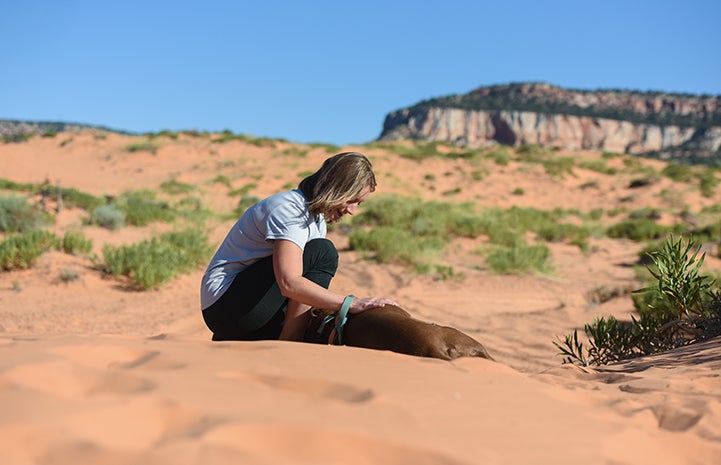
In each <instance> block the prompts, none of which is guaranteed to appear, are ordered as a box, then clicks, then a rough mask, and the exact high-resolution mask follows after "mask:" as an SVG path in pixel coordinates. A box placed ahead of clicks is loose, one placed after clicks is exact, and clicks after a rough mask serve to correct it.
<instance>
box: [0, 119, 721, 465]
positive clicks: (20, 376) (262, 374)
mask: <svg viewBox="0 0 721 465" xmlns="http://www.w3.org/2000/svg"><path fill="white" fill-rule="evenodd" d="M135 140H136V139H135V138H132V137H129V136H118V135H113V134H111V135H107V136H103V137H97V136H95V135H93V134H92V133H80V134H74V135H71V134H61V135H59V136H57V138H34V139H32V140H31V141H30V142H29V143H26V144H5V145H0V159H1V160H2V165H3V168H2V174H1V175H0V177H2V178H5V179H10V180H13V181H16V182H42V180H43V179H45V178H48V179H49V180H51V181H52V182H53V183H55V182H56V181H60V182H61V183H62V185H63V186H66V187H73V188H76V189H79V190H83V191H87V192H90V193H93V194H95V195H105V194H108V195H117V194H119V193H121V192H123V191H125V190H128V189H141V188H146V189H157V188H158V186H159V185H160V184H161V183H162V182H165V181H168V180H170V179H176V180H179V181H182V182H185V183H191V184H193V185H196V186H197V192H195V194H197V195H198V196H199V197H201V198H202V200H203V202H204V204H206V205H209V206H210V207H211V208H213V209H214V210H215V211H217V212H231V211H232V210H233V208H234V206H235V202H237V198H230V197H228V194H227V187H224V186H222V185H219V184H218V183H213V182H212V180H213V179H214V178H215V177H217V176H218V175H219V174H224V175H226V176H228V178H229V179H230V181H231V183H232V185H233V187H234V188H240V187H242V186H244V185H247V184H250V183H253V184H254V185H255V187H254V188H253V190H252V191H251V192H252V194H253V195H258V196H262V195H267V194H270V193H273V192H275V191H278V190H280V189H282V188H283V186H284V185H286V184H287V183H288V182H289V181H293V182H297V179H298V174H299V173H302V172H304V171H307V170H309V169H313V168H315V167H317V166H318V165H319V164H320V161H321V160H322V159H323V158H324V157H325V156H327V154H326V153H325V151H324V150H323V149H322V148H316V149H312V148H307V153H304V154H303V155H302V156H300V155H298V151H297V150H296V151H295V152H293V151H290V150H288V149H289V148H292V147H295V146H293V145H292V144H289V143H278V144H277V146H276V147H275V148H272V147H258V146H255V145H252V144H246V143H242V142H232V143H228V144H213V143H211V142H209V141H208V140H205V139H199V138H191V137H181V138H180V139H179V140H177V141H171V140H166V139H162V140H161V143H160V144H159V146H160V147H159V149H158V150H157V152H156V153H155V154H151V153H148V152H128V151H127V150H124V149H123V147H125V146H127V144H129V143H131V142H133V141H135ZM302 149H303V150H306V148H303V147H302ZM366 152H367V153H369V155H370V156H372V157H373V160H374V163H375V166H376V170H377V172H378V174H379V181H380V187H379V193H391V192H397V193H401V194H405V195H415V196H418V197H421V198H424V199H427V200H428V199H443V200H457V201H472V202H474V203H476V204H477V205H479V206H501V207H507V206H510V205H521V206H535V207H538V208H544V209H549V208H553V207H555V206H561V207H564V208H579V209H582V210H589V209H592V208H598V207H602V208H604V209H611V208H613V207H614V206H619V205H628V204H629V202H630V203H631V204H632V205H633V208H641V207H643V206H657V207H660V208H663V207H667V206H668V202H671V201H674V202H683V203H685V204H687V205H692V206H693V208H694V209H699V208H701V206H704V205H711V204H713V203H718V202H719V200H720V199H719V198H718V196H717V198H711V199H709V198H706V197H702V196H701V195H700V194H698V192H697V189H692V188H691V187H689V186H688V185H686V184H678V183H673V182H671V181H670V180H668V179H664V180H661V181H659V182H658V183H656V184H654V185H652V186H649V187H648V188H647V189H645V190H640V191H639V190H635V191H633V192H631V191H630V190H629V189H628V187H627V186H628V181H629V177H630V176H633V175H625V176H627V177H625V178H624V177H623V176H620V175H619V176H613V177H612V176H602V175H599V174H598V173H593V172H588V171H584V170H581V169H576V170H575V174H574V176H566V177H564V178H560V179H559V178H554V177H550V176H548V175H546V174H544V173H543V172H542V170H540V171H539V170H538V169H537V167H536V166H533V165H530V166H529V165H524V164H514V163H511V164H509V165H508V166H503V167H501V166H492V165H489V166H486V167H485V168H486V169H488V174H487V175H486V176H485V177H484V179H483V180H481V181H474V180H473V178H472V177H471V176H470V175H469V174H468V173H470V172H471V171H472V170H473V169H478V167H477V166H471V165H469V163H470V162H468V161H466V160H452V161H448V160H445V161H442V160H436V159H430V160H426V161H423V162H422V163H418V162H415V161H412V160H407V159H402V158H399V157H397V156H394V155H392V154H389V153H385V152H383V151H382V150H380V149H370V150H366ZM292 153H295V155H293V154H292ZM577 156H579V157H588V158H589V159H593V158H594V157H595V158H598V157H599V156H600V154H593V153H582V154H578V155H577ZM644 163H647V164H649V165H654V166H660V165H659V164H660V163H661V162H656V161H644ZM429 173H434V174H435V177H434V178H433V179H430V178H431V177H430V176H428V174H429ZM589 181H593V183H594V184H593V186H594V187H592V188H590V189H589V188H588V187H583V188H582V187H581V186H582V185H585V186H588V185H590V184H589ZM453 186H462V189H461V190H460V192H458V193H457V194H456V195H455V196H454V197H450V198H449V197H448V196H442V195H441V193H442V192H444V191H447V190H448V189H450V188H452V187H453ZM516 188H522V189H523V191H524V192H525V194H524V195H522V196H519V195H513V194H512V192H513V190H514V189H516ZM669 189H671V190H673V192H674V193H675V195H674V196H669V195H668V194H666V195H662V192H663V191H664V190H666V191H668V190H669ZM629 196H631V197H632V199H631V200H629V199H628V197H629ZM671 197H672V198H671ZM83 215H84V213H83V212H81V211H76V210H72V209H66V210H64V211H63V212H62V213H61V214H60V215H59V216H58V218H57V221H56V223H55V225H54V226H52V228H53V229H54V230H56V231H58V232H62V231H67V230H77V229H82V230H83V232H84V233H85V234H86V235H87V236H88V237H91V238H92V239H93V240H94V250H95V252H96V253H100V250H101V249H102V245H103V244H105V243H111V244H122V243H132V242H135V241H137V240H140V239H142V238H144V237H149V236H151V235H153V234H155V233H157V232H158V231H162V230H163V228H164V226H163V225H151V226H149V227H145V228H134V227H126V228H123V229H122V230H119V231H115V232H110V231H107V230H104V229H102V228H97V227H89V226H85V225H83V223H82V219H83ZM231 222H232V220H228V221H217V222H215V223H212V224H210V225H209V234H210V236H211V240H212V241H219V240H220V239H221V238H222V235H223V234H224V233H225V230H226V229H227V228H228V227H229V226H230V224H231ZM331 238H332V239H333V240H334V241H335V242H336V244H337V245H338V247H339V249H340V252H341V258H340V261H341V268H340V270H339V274H338V276H337V277H336V279H335V280H334V281H333V284H332V286H333V287H334V288H335V289H338V290H339V292H347V293H354V294H356V295H385V296H388V297H392V298H394V299H396V300H398V301H399V302H401V303H402V304H403V305H404V306H405V307H406V308H407V309H408V310H409V311H410V312H411V313H412V314H413V315H414V316H416V317H417V318H420V319H423V320H427V321H434V322H437V323H440V324H446V325H451V326H455V327H457V328H459V329H462V330H463V331H465V332H467V333H468V334H470V335H472V336H473V337H475V338H477V339H478V340H479V341H481V342H482V343H483V344H484V345H485V346H486V348H487V349H488V350H489V352H490V353H491V354H492V355H493V357H494V358H495V359H496V362H492V361H488V360H483V359H459V360H456V361H454V362H444V361H439V360H431V359H421V358H415V357H410V356H405V355H400V354H395V353H390V352H384V351H373V350H364V349H357V348H349V347H332V346H322V345H310V344H300V343H288V342H279V341H263V342H252V343H251V342H222V343H212V342H210V340H209V338H210V333H209V332H208V330H207V329H206V328H205V327H204V325H203V322H202V319H201V318H200V313H199V310H198V285H199V284H198V283H199V280H200V275H201V273H202V270H196V271H194V272H193V273H191V274H189V275H184V276H181V277H179V278H177V279H175V280H173V281H172V282H171V283H169V284H168V285H166V286H163V287H162V288H161V289H159V290H154V291H146V292H138V291H133V290H130V289H129V288H128V287H127V286H126V285H125V283H124V282H122V281H121V280H117V279H111V278H108V277H106V276H104V275H103V274H102V273H100V272H99V271H98V270H97V269H95V268H94V267H93V265H92V261H91V260H89V259H88V258H83V257H73V256H69V255H66V254H62V253H59V252H49V253H47V254H45V255H44V256H43V257H41V259H40V260H39V262H38V263H37V264H36V265H35V266H34V267H33V268H31V269H29V270H23V271H13V272H2V273H0V354H1V355H0V464H12V465H14V464H18V465H25V464H42V465H52V464H67V463H75V464H100V463H102V464H156V463H157V464H160V463H163V464H166V463H174V464H200V463H214V464H223V463H242V464H335V463H344V464H449V465H450V464H469V465H470V464H494V463H498V464H527V463H539V464H545V463H549V464H578V463H584V464H629V465H630V464H634V465H636V464H654V465H658V464H714V463H721V396H719V392H721V377H719V373H720V372H721V371H720V369H721V341H720V340H718V339H714V340H711V341H708V342H705V343H702V344H697V345H693V346H689V347H685V348H682V349H679V350H674V351H672V352H668V353H664V354H659V355H655V356H650V357H644V358H641V359H636V360H631V361H627V362H624V363H619V364H615V365H609V366H604V367H597V368H594V369H590V368H587V369H581V368H578V367H572V366H569V365H561V360H560V358H559V357H558V356H557V355H556V352H557V350H556V349H555V347H554V346H553V345H552V342H551V341H552V340H554V339H555V337H557V336H559V335H563V334H567V333H568V332H570V331H572V330H573V329H575V328H582V326H583V324H584V323H586V322H588V321H590V320H592V319H593V318H594V317H596V316H601V315H609V314H613V315H616V316H618V317H624V316H626V315H628V314H629V313H630V312H631V311H632V310H633V305H632V303H631V300H630V297H629V296H628V294H627V293H625V292H619V293H618V296H617V297H615V298H611V299H610V300H608V301H604V302H596V301H594V299H593V297H592V295H593V293H594V292H597V291H598V290H599V289H600V288H602V287H605V288H606V289H631V288H634V286H636V285H637V284H638V283H637V282H636V281H635V279H636V278H635V274H634V271H633V269H632V267H631V265H632V264H633V263H635V262H636V260H637V253H638V251H639V250H640V248H641V245H640V244H636V243H633V242H631V241H623V240H610V239H593V243H592V250H593V251H592V253H589V254H584V253H582V252H581V251H580V250H579V249H578V248H577V247H574V246H570V245H564V244H552V245H551V252H552V256H553V262H554V267H555V270H554V272H553V273H552V274H550V275H547V276H497V275H493V274H491V273H489V272H488V271H487V270H486V269H484V267H483V266H482V265H483V264H482V258H480V257H479V256H477V255H475V254H473V253H472V252H471V251H472V250H473V249H474V248H475V247H478V245H479V244H478V243H477V241H472V240H458V241H454V242H453V243H451V244H449V245H448V249H447V257H446V259H447V260H448V263H450V264H451V265H452V266H453V267H454V269H455V270H456V271H457V272H459V273H462V274H463V279H461V280H446V281H443V280H440V279H438V277H437V276H434V275H416V274H414V273H412V272H410V271H409V270H408V269H406V268H404V267H401V266H397V265H382V266H381V265H377V264H372V263H370V262H368V261H366V260H364V259H363V257H361V256H359V255H358V254H357V253H356V252H354V251H350V250H348V247H347V237H345V236H344V234H343V232H342V228H337V229H334V230H333V231H332V233H331ZM707 266H709V267H710V269H712V270H718V269H720V268H721V266H719V263H718V259H717V258H713V257H709V259H708V264H707ZM64 269H73V270H75V271H77V272H78V275H79V279H77V280H74V281H63V280H61V279H59V278H58V276H59V274H60V272H61V270H64Z"/></svg>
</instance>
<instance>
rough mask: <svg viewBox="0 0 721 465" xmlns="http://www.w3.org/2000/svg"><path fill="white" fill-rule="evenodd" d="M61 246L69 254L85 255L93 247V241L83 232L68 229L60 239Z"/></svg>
mask: <svg viewBox="0 0 721 465" xmlns="http://www.w3.org/2000/svg"><path fill="white" fill-rule="evenodd" d="M60 248H61V249H62V251H63V252H65V253H67V254H71V255H84V254H88V253H90V251H91V250H92V249H93V241H92V240H90V239H88V238H86V237H85V235H84V234H83V233H82V232H79V231H68V232H66V233H65V234H64V235H63V239H62V241H60Z"/></svg>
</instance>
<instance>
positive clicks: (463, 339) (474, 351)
mask: <svg viewBox="0 0 721 465" xmlns="http://www.w3.org/2000/svg"><path fill="white" fill-rule="evenodd" d="M332 314H333V312H331V311H328V310H321V309H318V308H313V309H312V310H311V321H310V324H309V325H308V328H307V329H306V332H305V341H306V342H314V343H320V344H329V343H335V342H334V341H335V337H334V336H331V332H332V331H333V327H334V322H333V321H330V323H328V324H327V325H325V327H323V328H321V326H322V324H323V320H324V319H325V318H326V317H327V316H328V315H332ZM319 328H320V332H319ZM342 334H343V337H342V341H343V344H344V345H348V346H355V347H365V348H367V349H378V350H391V351H393V352H399V353H402V354H408V355H416V356H419V357H434V358H440V359H443V360H453V359H456V358H458V357H483V358H487V359H490V360H493V358H492V357H491V356H490V355H489V354H488V352H487V351H486V349H485V348H484V347H483V346H482V345H481V343H480V342H478V341H476V340H475V339H473V338H472V337H470V336H468V335H466V334H464V333H462V332H461V331H458V330H457V329H455V328H450V327H448V326H439V325H436V324H433V323H426V322H424V321H420V320H417V319H415V318H413V317H411V315H410V314H409V313H408V312H406V311H405V310H403V309H402V308H399V307H395V306H385V307H376V308H371V309H369V310H366V311H364V312H361V313H358V314H353V315H348V321H347V322H346V324H345V327H344V328H343V333H342ZM331 339H333V340H331Z"/></svg>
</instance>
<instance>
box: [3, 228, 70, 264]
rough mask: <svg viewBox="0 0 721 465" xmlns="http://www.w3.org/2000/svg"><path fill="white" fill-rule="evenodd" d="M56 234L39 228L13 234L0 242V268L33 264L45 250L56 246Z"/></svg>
mask: <svg viewBox="0 0 721 465" xmlns="http://www.w3.org/2000/svg"><path fill="white" fill-rule="evenodd" d="M58 244H59V239H58V236H56V235H55V234H53V233H51V232H49V231H41V230H32V231H25V232H22V233H18V234H13V235H11V236H9V237H7V238H6V239H4V240H3V241H2V242H0V269H3V270H8V271H9V270H23V269H27V268H30V267H31V266H33V265H34V264H35V262H36V261H37V260H38V258H39V257H40V256H41V255H42V254H43V253H45V252H46V251H48V250H50V249H53V248H57V247H58Z"/></svg>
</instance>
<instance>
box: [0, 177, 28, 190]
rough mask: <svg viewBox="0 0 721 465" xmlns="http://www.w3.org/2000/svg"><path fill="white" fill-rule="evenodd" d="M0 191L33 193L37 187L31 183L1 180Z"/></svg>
mask: <svg viewBox="0 0 721 465" xmlns="http://www.w3.org/2000/svg"><path fill="white" fill-rule="evenodd" d="M0 189H4V190H8V191H20V192H33V191H35V190H36V189H37V186H36V185H35V184H31V183H21V182H15V181H10V180H9V179H2V178H0Z"/></svg>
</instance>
